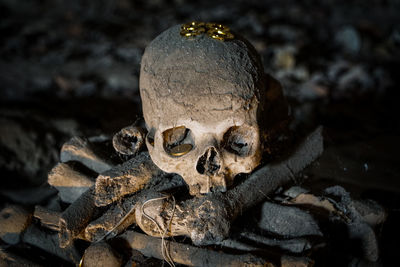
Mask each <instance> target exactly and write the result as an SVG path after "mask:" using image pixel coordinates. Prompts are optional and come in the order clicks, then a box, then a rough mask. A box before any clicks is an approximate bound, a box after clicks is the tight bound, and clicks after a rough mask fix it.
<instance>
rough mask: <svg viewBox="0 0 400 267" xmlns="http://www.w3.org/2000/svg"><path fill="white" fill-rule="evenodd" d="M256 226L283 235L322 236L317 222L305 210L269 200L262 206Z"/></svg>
mask: <svg viewBox="0 0 400 267" xmlns="http://www.w3.org/2000/svg"><path fill="white" fill-rule="evenodd" d="M258 227H260V228H261V229H263V230H265V231H267V232H269V233H272V234H276V235H279V236H284V237H301V236H309V235H314V236H322V233H321V231H320V229H319V226H318V224H317V222H316V221H315V220H314V218H313V217H312V216H311V215H310V214H308V213H307V212H305V211H303V210H301V209H298V208H295V207H288V206H282V205H278V204H274V203H270V202H264V204H263V206H262V211H261V220H260V221H259V223H258Z"/></svg>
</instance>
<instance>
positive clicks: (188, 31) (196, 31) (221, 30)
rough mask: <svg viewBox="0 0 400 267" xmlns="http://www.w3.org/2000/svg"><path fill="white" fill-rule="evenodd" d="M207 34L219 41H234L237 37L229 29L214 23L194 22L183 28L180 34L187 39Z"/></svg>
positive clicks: (186, 24) (184, 25)
mask: <svg viewBox="0 0 400 267" xmlns="http://www.w3.org/2000/svg"><path fill="white" fill-rule="evenodd" d="M203 33H206V34H207V35H208V36H209V37H211V38H213V39H216V40H219V41H225V40H232V39H233V38H235V36H234V35H233V34H232V33H231V32H230V29H229V27H227V26H225V25H222V24H219V23H213V22H208V23H205V22H199V21H192V22H189V23H185V24H183V25H182V26H181V32H180V34H181V35H182V36H185V37H188V38H189V37H194V36H197V35H200V34H203Z"/></svg>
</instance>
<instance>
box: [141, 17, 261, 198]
mask: <svg viewBox="0 0 400 267" xmlns="http://www.w3.org/2000/svg"><path fill="white" fill-rule="evenodd" d="M180 31H181V26H180V25H177V26H175V27H172V28H170V29H168V30H167V31H165V32H163V33H162V34H161V35H159V36H158V37H157V38H156V39H154V40H153V41H152V42H151V44H150V45H149V46H148V47H147V48H146V50H145V53H144V55H143V58H142V63H141V74H140V94H141V98H142V105H143V115H144V119H145V122H146V127H147V130H148V136H147V138H146V144H147V147H148V150H149V153H150V156H151V158H152V160H153V161H154V163H155V164H156V165H157V166H158V167H159V168H160V169H162V170H164V171H166V172H171V173H178V174H180V175H181V176H182V177H183V179H184V180H185V182H186V183H187V184H188V186H189V189H190V194H192V195H197V194H204V193H208V192H210V191H225V190H226V188H227V186H229V185H230V184H232V181H233V178H234V176H235V175H237V174H238V173H249V172H251V171H252V170H253V169H254V168H255V167H256V166H257V165H258V164H259V163H260V160H261V155H262V138H263V134H262V133H263V131H264V129H265V128H266V125H265V121H267V120H266V115H265V111H266V110H265V109H266V105H265V102H266V100H265V99H266V97H265V96H266V94H267V91H266V87H267V86H266V78H265V75H264V71H263V67H262V64H261V61H260V58H259V56H258V54H257V53H256V51H255V49H254V48H253V47H252V46H251V44H249V42H247V41H246V40H244V39H243V38H242V37H240V36H238V35H237V34H235V38H234V39H231V40H225V41H221V40H218V39H214V38H212V37H211V36H210V35H207V34H200V35H197V36H194V37H190V38H188V37H185V36H182V35H181V34H180Z"/></svg>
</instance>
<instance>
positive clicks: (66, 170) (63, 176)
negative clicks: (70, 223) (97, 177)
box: [48, 163, 94, 203]
mask: <svg viewBox="0 0 400 267" xmlns="http://www.w3.org/2000/svg"><path fill="white" fill-rule="evenodd" d="M48 183H49V184H50V185H51V186H54V187H55V188H57V190H58V192H59V193H58V195H59V196H60V198H61V200H62V201H64V202H66V203H72V202H74V201H75V200H77V199H78V198H79V196H80V195H82V194H83V193H84V192H85V191H86V190H87V189H89V187H91V186H92V185H94V178H93V177H90V176H88V175H85V174H84V173H83V172H82V171H79V170H77V169H76V168H74V167H73V166H72V164H68V163H58V164H57V165H56V166H55V167H54V168H53V169H52V170H51V171H50V173H49V175H48Z"/></svg>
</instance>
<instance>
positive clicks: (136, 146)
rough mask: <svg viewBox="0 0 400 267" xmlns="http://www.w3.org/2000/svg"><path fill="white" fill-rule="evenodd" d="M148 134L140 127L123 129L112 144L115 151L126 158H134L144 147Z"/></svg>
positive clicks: (114, 137) (115, 136)
mask: <svg viewBox="0 0 400 267" xmlns="http://www.w3.org/2000/svg"><path fill="white" fill-rule="evenodd" d="M145 135H146V132H145V130H144V129H142V128H141V127H138V126H133V125H131V126H128V127H125V128H122V129H121V130H120V131H119V132H118V133H116V134H115V135H114V136H113V139H112V144H113V147H114V149H115V150H116V151H117V152H118V153H120V154H121V155H125V156H132V155H136V154H137V153H139V152H140V151H141V150H142V149H143V147H144V144H145V142H144V138H145Z"/></svg>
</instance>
